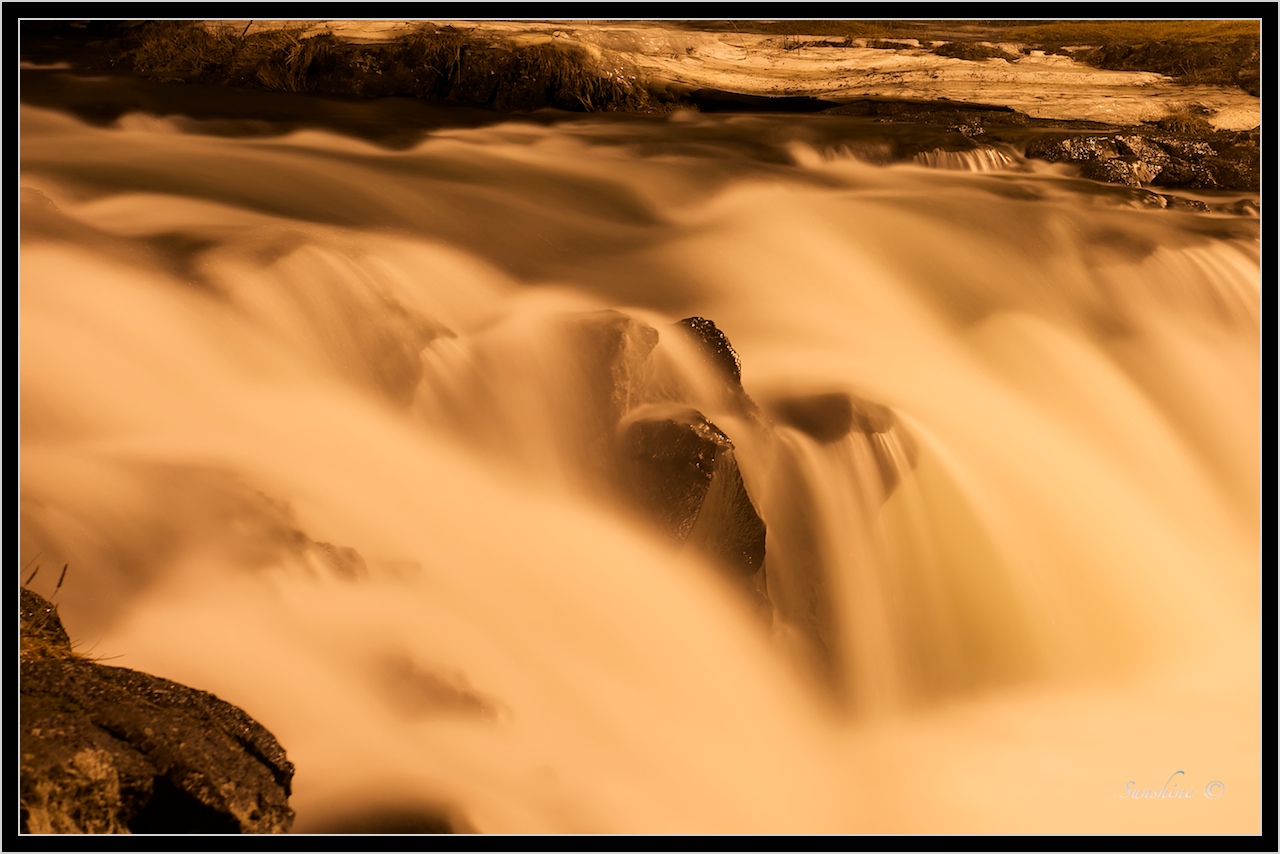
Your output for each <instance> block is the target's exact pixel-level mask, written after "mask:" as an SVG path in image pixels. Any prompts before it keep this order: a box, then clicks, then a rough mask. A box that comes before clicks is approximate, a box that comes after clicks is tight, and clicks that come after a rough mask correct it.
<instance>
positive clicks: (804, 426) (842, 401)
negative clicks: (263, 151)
mask: <svg viewBox="0 0 1280 854" xmlns="http://www.w3.org/2000/svg"><path fill="white" fill-rule="evenodd" d="M769 412H770V414H771V415H772V416H773V417H774V418H776V419H777V420H778V421H779V422H781V423H782V424H786V425H787V426H790V427H794V428H795V429H797V430H799V431H801V432H802V433H805V434H806V435H808V436H810V437H811V438H813V439H815V440H817V441H818V442H821V443H823V444H829V443H831V442H837V441H839V440H841V439H843V438H845V437H846V436H849V435H851V434H854V433H858V434H861V435H863V436H866V437H867V439H868V441H869V444H870V447H871V451H872V453H873V454H874V456H875V461H876V467H877V469H878V470H879V474H880V479H881V482H882V483H883V485H884V490H885V495H889V494H891V493H892V492H893V490H894V488H895V487H896V486H897V485H898V483H899V481H901V479H902V469H903V467H913V466H915V463H916V458H917V454H918V451H917V448H916V444H915V441H914V440H913V439H912V438H911V436H910V434H909V433H907V431H906V430H904V429H903V428H902V425H901V424H900V423H899V422H898V417H897V416H896V415H895V414H894V412H893V410H892V409H889V408H888V407H887V406H881V405H880V404H878V403H872V402H871V401H869V400H862V399H861V398H856V397H854V396H852V395H849V394H846V393H844V392H832V393H829V394H811V395H797V396H793V397H784V398H782V399H780V400H776V401H774V402H773V403H772V404H771V405H770V407H769ZM895 440H896V448H895ZM898 450H900V453H898V452H897V451H898Z"/></svg>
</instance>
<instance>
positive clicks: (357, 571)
mask: <svg viewBox="0 0 1280 854" xmlns="http://www.w3.org/2000/svg"><path fill="white" fill-rule="evenodd" d="M351 109H355V108H351ZM861 121H864V120H855V119H845V120H841V121H837V120H836V118H835V117H823V116H762V115H728V114H719V115H705V116H704V115H698V114H686V113H676V114H672V115H669V116H660V117H631V118H627V117H590V118H583V117H579V118H572V119H569V118H566V119H565V120H563V121H549V120H546V119H545V118H542V119H539V120H537V121H532V120H524V119H521V118H519V117H513V118H511V119H510V120H508V121H504V122H499V123H496V124H491V125H489V126H486V127H478V128H465V129H438V130H435V131H433V132H431V133H429V134H427V135H425V136H424V137H423V138H422V139H421V140H420V141H418V142H416V143H413V144H411V145H408V146H407V147H404V146H402V147H399V148H395V149H392V148H383V147H379V146H377V145H374V144H372V143H369V142H365V141H361V140H359V139H354V138H350V137H347V136H341V135H337V134H334V133H329V132H326V131H321V130H297V131H294V132H291V133H287V134H283V135H265V136H264V135H252V134H246V135H241V136H236V135H229V134H228V131H227V128H226V127H224V126H215V125H214V124H212V123H207V124H204V123H201V122H199V121H196V120H191V119H182V118H167V119H160V118H154V117H149V116H146V115H142V114H129V115H126V116H124V117H122V118H121V119H119V120H118V121H116V122H114V123H112V124H108V125H105V126H94V125H90V124H86V123H84V122H82V121H81V120H79V119H77V118H73V117H71V116H69V115H66V114H63V113H60V112H56V111H54V110H50V109H43V108H36V107H32V106H24V107H23V109H22V113H21V146H22V176H21V177H22V187H23V191H22V192H23V195H22V200H23V207H22V220H21V227H22V243H21V257H20V263H21V277H20V314H19V323H20V325H19V337H20V382H21V421H20V425H21V431H22V432H21V456H20V463H21V472H20V474H21V504H20V513H21V561H22V563H23V565H24V566H26V567H29V568H28V569H27V570H26V571H25V572H24V579H25V575H26V574H29V573H30V571H31V569H33V568H34V567H35V566H36V565H39V566H40V567H41V568H40V571H39V572H38V573H37V575H36V578H35V580H34V581H33V582H32V587H33V588H35V589H36V590H37V591H39V592H41V593H43V594H45V595H49V594H51V593H52V591H53V588H54V586H55V584H56V582H57V580H58V573H59V571H60V570H61V567H62V565H63V564H67V565H68V570H67V572H66V576H65V579H64V580H63V583H62V585H61V588H60V589H59V590H58V591H57V594H56V598H55V599H54V601H55V602H56V603H57V604H58V605H59V606H60V610H61V613H62V617H63V620H64V622H65V623H66V625H67V627H68V630H69V632H70V633H71V636H72V637H73V639H75V640H76V641H77V642H78V644H79V648H80V649H81V650H82V651H84V652H86V653H88V654H90V655H92V656H95V657H100V658H102V660H103V661H104V663H108V664H115V665H118V666H125V667H132V668H136V669H140V670H145V671H148V672H151V673H155V674H157V675H161V676H165V677H168V678H171V679H175V680H177V681H180V682H184V683H186V684H189V685H192V686H195V687H199V688H203V689H205V690H209V691H212V692H213V693H215V694H217V695H218V696H220V697H222V698H224V699H226V700H229V701H230V702H232V703H235V704H237V705H239V706H241V707H242V708H244V709H245V710H246V711H247V712H249V714H251V715H253V716H254V717H255V718H257V719H258V720H259V721H261V722H262V723H263V724H264V725H265V726H266V727H267V728H268V729H270V730H271V731H272V732H273V733H274V734H275V735H276V736H277V737H278V738H279V740H280V742H281V743H282V744H283V745H284V747H285V749H286V750H287V751H288V754H289V757H290V759H291V760H292V761H293V762H294V763H295V764H296V766H297V776H296V778H295V781H294V795H293V798H292V804H293V806H294V807H295V809H296V810H297V823H296V825H295V829H296V830H298V831H304V832H306V831H327V830H335V829H355V830H365V831H369V830H375V831H376V830H380V829H381V830H386V829H395V828H403V827H405V826H411V825H412V817H413V816H414V815H417V814H421V813H423V812H429V811H433V810H435V811H443V812H446V813H448V814H449V815H451V816H452V817H453V818H454V820H455V821H456V822H457V823H458V824H459V826H465V827H470V828H472V829H475V830H479V831H484V832H500V833H526V832H559V833H573V832H605V833H608V832H636V833H646V832H660V833H668V832H732V833H754V832H771V833H772V832H777V833H917V832H924V833H952V832H992V831H994V832H1004V831H1029V832H1050V833H1059V832H1067V833H1070V832H1122V833H1123V832H1159V833H1165V832H1233V833H1252V832H1256V830H1257V826H1258V822H1259V820H1260V816H1261V812H1260V788H1259V787H1260V784H1261V778H1260V772H1259V762H1258V757H1259V755H1260V740H1259V738H1260V736H1259V728H1260V726H1261V717H1260V713H1259V702H1260V683H1259V667H1260V644H1261V625H1260V617H1259V610H1260V607H1261V600H1260V595H1259V583H1260V578H1259V572H1260V554H1259V525H1260V494H1259V471H1260V447H1259V446H1260V428H1259V419H1260V393H1259V388H1260V362H1259V359H1260V332H1261V300H1262V297H1261V289H1260V243H1259V224H1258V220H1257V219H1256V218H1250V217H1248V216H1243V215H1239V214H1234V213H1231V212H1230V209H1231V203H1233V202H1235V201H1238V200H1239V199H1242V198H1244V196H1243V195H1235V196H1231V197H1226V196H1219V197H1211V196H1209V195H1202V196H1201V198H1203V199H1205V200H1206V201H1208V202H1209V203H1210V206H1211V210H1210V211H1209V212H1196V211H1191V210H1182V209H1174V208H1170V209H1167V210H1163V209H1156V208H1153V207H1150V206H1147V205H1144V204H1142V203H1141V202H1140V200H1139V197H1138V196H1136V195H1135V194H1134V193H1133V192H1132V191H1129V190H1127V189H1125V188H1116V187H1104V186H1100V185H1096V184H1092V183H1090V182H1086V181H1083V180H1080V179H1078V178H1074V177H1072V176H1071V175H1070V174H1069V173H1068V172H1067V171H1066V170H1065V169H1064V168H1062V167H1053V166H1046V165H1044V164H1038V165H1032V164H1029V163H1027V162H1025V161H1023V160H1022V158H1021V157H1020V156H1018V153H1017V152H1012V151H998V152H997V151H979V152H977V153H975V154H972V155H969V156H960V155H956V154H954V153H952V154H947V153H945V152H933V153H930V154H928V155H927V156H926V155H922V156H921V157H919V158H917V161H916V162H914V163H902V164H898V165H876V164H875V163H873V162H870V161H874V160H875V159H876V158H875V156H874V154H875V152H876V151H877V150H878V149H877V148H876V146H877V145H878V144H879V143H878V142H877V139H878V138H877V137H876V136H874V135H873V134H874V133H876V132H877V131H875V129H874V128H869V126H868V125H866V124H859V122H861ZM215 131H216V132H215ZM1254 198H1255V199H1256V196H1255V197H1254ZM607 311H614V312H619V313H621V315H622V316H623V317H625V318H629V319H630V320H631V321H632V326H631V327H629V328H631V329H633V330H634V329H636V328H640V327H645V328H652V329H653V330H657V332H658V343H657V345H656V349H655V350H654V354H653V358H654V359H656V360H659V361H660V363H661V366H662V370H663V371H665V372H666V374H664V375H665V376H678V377H681V378H682V380H681V382H682V383H683V386H682V387H686V388H692V389H695V390H696V389H702V391H700V392H698V395H699V396H698V400H697V401H695V403H696V404H697V405H698V406H699V407H700V408H701V410H702V411H704V412H705V413H706V415H707V416H708V417H709V418H710V419H711V420H712V421H713V422H715V423H716V424H717V425H718V426H719V427H720V428H721V429H723V430H725V432H726V433H727V434H728V435H729V436H730V437H731V438H732V439H733V441H734V443H735V446H736V447H735V453H736V456H737V460H738V464H739V466H740V468H741V472H742V478H743V481H744V483H745V485H746V489H747V491H748V493H749V494H750V496H751V498H752V502H753V503H754V505H755V507H756V509H757V510H758V511H759V514H760V516H761V518H762V519H763V520H764V522H765V525H766V528H767V530H768V534H767V541H766V542H767V547H766V556H765V571H764V578H765V579H766V580H765V581H764V582H762V585H763V586H762V587H761V589H759V590H757V591H755V593H756V595H754V596H752V595H743V590H742V587H741V585H738V584H736V583H735V582H734V581H733V580H732V579H730V578H727V577H726V575H725V574H724V573H723V572H722V571H721V569H720V567H717V566H714V565H713V563H712V561H710V560H708V559H705V558H703V557H700V556H699V554H698V553H695V552H694V551H693V550H691V549H687V548H686V549H680V548H679V547H678V546H677V545H676V544H674V543H673V542H672V540H671V539H670V538H668V537H664V536H663V535H662V534H661V533H660V532H658V531H657V530H655V528H654V527H653V526H652V525H651V524H650V523H648V522H647V521H645V520H643V519H641V518H639V517H638V515H637V514H636V513H634V512H633V511H631V510H629V509H628V508H627V506H626V505H625V504H623V503H620V502H618V501H615V500H613V499H612V498H610V493H609V492H608V489H606V488H605V487H603V486H602V485H601V482H600V477H599V476H598V471H597V470H598V468H599V466H598V465H597V463H598V460H597V459H596V456H597V455H598V454H599V453H601V451H600V450H599V443H600V436H599V435H598V434H599V431H598V430H597V429H596V427H597V425H596V422H595V421H594V420H593V417H594V416H593V414H592V413H593V412H594V410H593V407H594V406H596V401H594V400H593V397H592V396H593V394H595V390H593V389H594V387H593V385H592V383H591V382H590V381H588V379H586V378H585V377H587V375H588V374H589V373H590V370H589V369H591V368H592V367H593V365H594V360H597V359H598V354H596V353H595V352H594V351H592V350H591V348H590V347H585V346H583V345H582V342H581V340H580V339H579V338H575V337H574V336H573V335H571V334H566V332H565V330H566V328H569V327H571V326H572V325H573V323H574V322H577V320H580V319H582V318H591V317H616V316H617V315H601V314H599V313H600V312H607ZM691 316H700V317H704V318H709V319H711V320H713V321H714V322H715V324H716V325H717V326H718V327H719V328H720V329H721V330H722V331H723V332H724V333H725V335H727V337H728V339H729V340H730V341H731V342H732V344H733V346H734V348H735V349H736V351H737V353H738V355H739V357H740V359H741V377H742V385H743V388H744V389H745V391H746V393H747V394H748V395H750V398H751V400H752V401H754V403H755V405H756V406H757V407H758V410H757V414H756V415H755V416H753V417H748V416H747V415H743V414H742V412H740V411H734V410H733V409H732V407H730V406H729V405H728V404H726V403H725V402H724V400H722V399H720V398H717V397H716V395H715V394H714V393H713V392H714V389H712V390H710V391H708V390H707V389H708V388H709V387H710V386H713V385H714V382H713V379H711V378H710V375H709V373H708V370H707V368H706V365H705V359H703V358H702V355H701V354H700V353H699V352H696V348H691V347H690V346H689V345H688V344H687V342H685V343H682V342H681V340H679V336H675V335H672V334H671V332H670V330H671V329H672V326H671V324H673V323H674V322H675V321H678V320H680V319H681V318H686V317H691ZM566 324H568V326H566ZM627 340H628V341H630V339H627ZM624 343H625V342H624ZM632 343H634V342H632ZM596 367H598V366H596ZM614 377H615V379H616V380H617V383H618V385H617V387H616V388H614V389H612V391H611V393H613V394H616V395H619V396H620V398H619V399H621V400H622V401H623V403H622V405H623V407H624V409H626V408H627V407H628V406H630V403H629V401H631V399H632V398H631V397H629V395H639V394H640V390H642V387H643V388H650V387H651V386H653V384H654V383H657V384H658V385H661V383H662V380H661V378H660V377H659V378H658V379H654V378H653V377H650V376H645V377H640V376H638V375H636V376H633V375H619V374H617V372H615V373H614ZM645 383H649V384H650V385H649V386H645V385H644V384H645ZM831 394H842V395H849V396H852V397H853V398H854V399H857V400H861V401H867V402H869V403H872V404H877V405H879V406H881V407H886V408H887V409H888V410H889V411H891V412H892V414H893V416H894V417H895V418H896V426H895V428H894V429H893V430H892V431H889V432H885V433H876V434H874V436H872V435H871V434H868V435H866V436H864V435H862V434H855V435H850V436H844V437H837V438H834V439H823V438H815V437H814V436H813V435H811V433H807V432H805V431H804V430H801V429H797V428H796V427H794V426H791V425H790V424H789V423H787V419H786V418H785V417H783V416H784V415H785V413H786V406H787V401H789V400H794V399H796V398H797V397H804V396H815V395H831ZM659 397H660V398H661V395H659ZM637 399H638V398H637ZM646 400H647V399H646ZM685 402H688V401H685ZM646 405H656V404H653V403H652V401H649V403H648V404H646ZM797 591H799V592H797ZM765 595H767V596H768V597H769V599H764V598H762V597H763V596H765ZM788 597H790V598H788ZM796 597H800V599H802V600H804V601H799V600H797V598H796ZM797 602H798V604H797ZM805 609H808V610H807V611H806V610H805ZM802 613H809V614H810V615H811V616H812V620H811V621H810V622H809V623H805V621H804V619H802V618H801V617H798V616H797V615H798V614H802ZM1177 772H1181V773H1180V774H1179V773H1177ZM1171 780H1172V782H1170V781H1171ZM1213 783H1218V784H1220V785H1219V786H1218V787H1217V788H1214V787H1213V786H1212V784H1213ZM1162 787H1164V791H1165V792H1166V793H1167V792H1168V791H1170V790H1171V788H1172V789H1176V790H1177V791H1179V792H1189V793H1190V794H1189V795H1187V796H1185V797H1181V798H1176V799H1174V798H1168V797H1165V798H1156V797H1150V798H1148V797H1135V796H1134V793H1139V794H1140V793H1141V792H1142V791H1144V790H1147V791H1151V792H1154V791H1159V790H1161V789H1162ZM1215 795H1220V797H1215ZM406 823H408V824H406Z"/></svg>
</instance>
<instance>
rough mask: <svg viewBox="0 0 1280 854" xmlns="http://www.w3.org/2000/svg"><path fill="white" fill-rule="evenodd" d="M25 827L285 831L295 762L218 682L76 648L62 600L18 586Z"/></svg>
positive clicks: (55, 830)
mask: <svg viewBox="0 0 1280 854" xmlns="http://www.w3.org/2000/svg"><path fill="white" fill-rule="evenodd" d="M21 613H22V656H21V689H22V706H21V730H22V738H21V747H22V762H21V765H22V782H21V801H22V803H21V821H22V830H23V832H26V833H283V832H285V831H287V830H288V829H289V827H290V825H291V824H292V823H293V810H292V809H290V807H289V804H288V798H289V792H290V784H291V782H292V779H293V765H292V764H291V763H290V762H289V760H288V759H287V758H286V757H285V752H284V749H283V748H282V747H281V746H280V745H279V743H277V742H276V740H275V738H274V737H273V736H272V735H271V733H269V732H267V730H266V729H264V728H263V727H262V726H261V725H260V724H259V723H257V722H256V721H254V720H253V719H252V718H250V717H249V716H248V715H247V714H245V713H244V712H243V711H241V710H240V709H238V708H236V707H235V706H232V705H231V704H230V703H227V702H224V701H223V700H220V699H218V698H217V697H215V696H214V695H212V694H209V693H206V692H204V691H198V690H196V689H194V688H188V687H187V686H185V685H179V684H178V683H176V682H171V681H169V680H168V679H160V678H158V677H155V676H150V675H148V674H146V673H139V672H138V671H136V670H129V669H127V668H123V667H108V666H106V665H102V664H98V663H96V662H94V661H90V660H88V659H85V658H82V657H80V656H78V655H76V654H75V653H74V652H73V651H72V648H71V643H70V640H69V638H68V636H67V633H66V631H65V630H64V629H63V627H62V622H61V620H60V619H59V618H58V612H57V610H56V609H55V608H54V607H53V606H52V605H51V604H49V602H47V601H46V600H45V599H43V598H42V597H41V596H39V595H38V594H36V593H34V592H32V591H31V590H28V589H26V588H23V590H22V603H21Z"/></svg>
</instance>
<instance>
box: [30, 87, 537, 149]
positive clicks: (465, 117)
mask: <svg viewBox="0 0 1280 854" xmlns="http://www.w3.org/2000/svg"><path fill="white" fill-rule="evenodd" d="M21 80H22V83H21V86H22V89H21V97H22V102H23V103H25V104H30V105H32V106H36V107H43V108H45V109H52V110H59V111H61V112H65V113H70V114H71V115H73V116H75V117H77V118H79V119H81V120H82V121H85V122H89V123H90V124H94V125H98V126H106V125H110V124H112V123H114V122H116V121H118V120H119V119H120V118H121V117H122V116H125V115H128V114H130V113H143V114H146V115H153V116H161V117H181V118H187V119H192V120H194V121H197V122H199V123H200V124H199V128H198V130H199V132H200V133H205V134H211V135H216V136H230V137H271V136H282V135H284V134H287V133H292V132H294V131H298V130H306V129H317V130H326V131H331V132H333V133H340V134H344V135H347V136H353V137H356V138H359V139H363V140H367V141H369V142H373V143H376V144H378V145H382V146H385V147H387V148H391V149H397V150H398V149H405V148H409V147H411V146H413V145H414V144H416V143H417V142H419V141H421V140H422V138H423V137H425V136H426V135H427V134H428V133H430V132H431V131H433V130H438V129H441V128H460V127H462V128H465V127H484V126H485V125H490V124H496V123H498V122H503V121H507V120H509V119H510V115H509V114H505V113H499V112H497V111H494V110H486V109H482V108H479V107H463V106H458V105H456V104H436V103H432V102H430V101H425V100H420V99H414V98H379V99H374V100H361V99H356V98H328V97H320V96H316V95H294V94H289V93H284V92H267V91H264V90H260V89H238V88H237V89H233V88H229V87H226V86H211V85H206V84H201V83H181V84H179V83H174V82H168V83H161V82H156V81H152V80H147V79H145V78H142V77H139V76H137V75H134V74H132V73H129V72H122V71H109V72H103V73H94V74H92V75H91V76H84V75H82V74H79V73H74V72H71V71H68V70H66V69H39V68H37V69H32V68H24V69H22V72H21ZM548 112H550V111H548ZM525 118H526V119H528V120H530V121H544V122H545V121H548V120H550V119H552V118H554V114H549V115H540V116H539V117H538V118H535V117H534V116H533V115H528V116H525Z"/></svg>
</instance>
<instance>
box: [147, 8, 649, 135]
mask: <svg viewBox="0 0 1280 854" xmlns="http://www.w3.org/2000/svg"><path fill="white" fill-rule="evenodd" d="M302 33H303V31H302V30H300V29H280V30H266V31H261V32H256V33H251V34H247V33H236V32H234V31H232V30H229V29H225V28H221V29H206V28H205V27H203V26H201V25H200V24H199V23H197V22H190V21H156V22H152V23H148V24H144V25H142V26H140V27H138V28H136V32H135V35H134V44H133V46H132V47H131V48H130V50H129V55H128V57H127V61H128V62H129V63H130V64H131V65H132V67H133V68H134V69H135V70H137V71H141V72H144V73H151V74H164V75H178V76H182V77H185V78H187V79H191V80H194V81H198V82H202V83H222V84H233V85H243V86H254V87H258V88H262V89H268V90H271V91H278V92H309V93H314V94H322V95H354V96H357V97H363V98H378V97H387V96H393V95H399V96H409V97H427V98H440V99H444V100H450V101H459V102H463V103H470V104H481V105H486V106H492V107H495V108H497V109H501V110H520V109H535V108H538V107H544V106H554V107H559V108H560V109H564V110H575V111H586V112H596V111H607V110H645V109H651V108H652V107H653V106H654V104H653V100H652V98H651V96H650V95H649V93H648V91H647V89H646V88H645V86H644V85H643V83H642V82H641V81H639V80H638V79H637V75H636V74H635V73H634V71H632V70H631V69H628V68H625V67H619V66H612V65H610V64H608V63H605V62H603V61H602V60H600V59H598V58H596V57H594V56H592V55H591V54H589V53H588V52H587V51H585V50H584V49H582V48H580V47H578V46H576V45H567V44H557V43H554V42H552V41H550V40H548V41H547V42H543V43H539V44H527V45H526V44H515V43H512V42H500V41H496V40H487V39H483V38H481V37H478V36H475V35H473V34H470V33H464V32H462V31H459V30H456V29H453V28H451V27H434V26H430V25H424V26H423V27H421V28H420V29H418V30H417V31H415V32H412V33H410V34H408V35H406V36H403V37H401V38H399V39H396V40H395V41H392V42H388V43H385V44H369V45H359V44H352V43H350V42H345V41H343V40H341V39H338V38H336V37H335V36H333V35H331V34H321V35H315V36H310V37H305V38H304V37H303V35H302Z"/></svg>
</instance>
